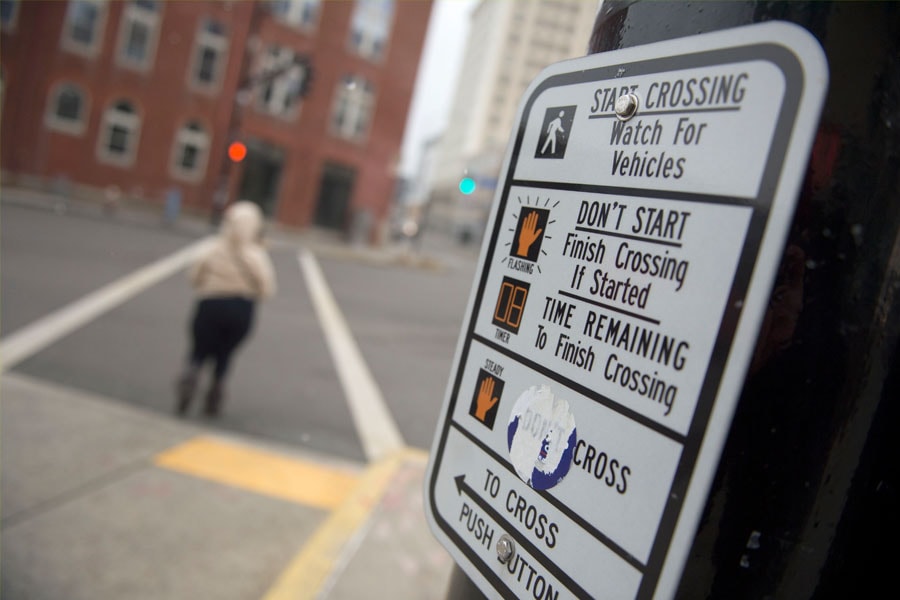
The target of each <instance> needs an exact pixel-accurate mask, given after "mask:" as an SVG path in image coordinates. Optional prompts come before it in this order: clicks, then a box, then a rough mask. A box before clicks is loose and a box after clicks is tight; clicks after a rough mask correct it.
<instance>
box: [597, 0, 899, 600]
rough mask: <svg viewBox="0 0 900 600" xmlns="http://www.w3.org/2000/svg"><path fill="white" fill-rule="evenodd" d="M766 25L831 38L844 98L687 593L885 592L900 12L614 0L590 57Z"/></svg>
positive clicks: (894, 413)
mask: <svg viewBox="0 0 900 600" xmlns="http://www.w3.org/2000/svg"><path fill="white" fill-rule="evenodd" d="M768 20H784V21H791V22H794V23H796V24H799V25H801V26H803V27H805V28H806V29H807V30H809V31H810V32H811V33H812V34H813V35H814V36H816V37H817V38H818V39H819V41H820V43H821V44H822V47H823V48H824V50H825V53H826V55H827V58H828V63H829V70H830V88H829V93H828V97H827V100H826V105H825V108H824V111H823V114H822V119H821V122H820V125H819V130H818V134H817V138H816V142H815V145H814V148H813V152H812V156H811V159H810V163H809V167H808V171H807V174H806V180H805V183H804V186H803V191H802V195H801V197H800V199H799V202H798V208H797V212H796V214H795V217H794V221H793V224H792V230H791V234H790V237H789V240H788V243H787V245H786V247H785V249H784V253H783V256H782V266H781V272H780V275H779V278H778V281H777V282H776V288H775V290H774V293H773V294H772V296H771V299H770V303H769V311H768V315H767V317H766V320H765V322H764V325H763V328H762V331H761V332H760V336H759V341H758V344H757V348H756V352H755V357H754V360H753V364H752V366H751V370H750V373H749V375H748V377H747V380H746V382H745V384H744V388H743V391H742V395H741V400H740V403H739V405H738V409H737V412H736V414H735V417H734V421H733V423H732V427H731V430H730V433H729V438H728V441H727V444H726V447H725V450H724V453H723V455H722V458H721V461H720V464H719V468H718V471H717V474H716V480H715V483H714V485H713V489H712V491H711V494H710V496H709V498H708V502H707V506H706V509H705V513H704V517H703V520H702V523H701V526H700V529H699V531H698V533H697V535H696V538H695V540H694V544H693V548H692V550H691V552H690V558H689V559H688V563H687V566H686V569H685V572H684V574H683V577H682V580H681V584H680V587H679V589H678V592H677V597H679V598H686V599H687V598H691V599H693V598H727V599H740V598H790V599H794V598H851V597H852V598H870V597H883V596H881V592H875V591H874V590H880V589H895V588H896V585H895V581H894V580H895V574H894V573H893V568H894V559H895V557H896V556H897V550H896V542H895V540H897V539H898V534H900V526H898V524H900V517H898V513H900V492H898V490H900V479H898V465H897V463H898V460H900V414H898V405H900V342H898V340H900V304H898V298H900V5H898V4H897V3H893V2H884V3H881V2H876V3H866V2H833V3H832V2H656V1H650V2H643V1H638V2H635V1H607V2H605V3H604V4H603V5H602V7H601V12H600V14H599V15H598V18H597V21H596V23H595V27H594V32H593V36H592V40H591V52H602V51H606V50H614V49H620V48H626V47H630V46H636V45H640V44H646V43H651V42H657V41H662V40H667V39H672V38H679V37H687V36H691V35H695V34H698V33H703V32H707V31H714V30H719V29H725V28H730V27H736V26H740V25H746V24H750V23H755V22H761V21H768ZM598 594H599V595H601V596H602V593H600V592H599V591H598Z"/></svg>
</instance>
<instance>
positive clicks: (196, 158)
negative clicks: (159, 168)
mask: <svg viewBox="0 0 900 600" xmlns="http://www.w3.org/2000/svg"><path fill="white" fill-rule="evenodd" d="M208 155H209V135H208V134H207V133H206V131H205V130H204V129H203V126H202V125H200V123H198V122H197V121H190V122H189V123H187V124H186V125H185V126H184V127H182V128H181V129H179V130H178V131H177V132H176V133H175V147H174V149H173V152H172V174H173V175H174V176H175V177H178V178H179V179H186V180H188V181H198V180H200V179H203V175H204V174H205V173H206V159H207V156H208Z"/></svg>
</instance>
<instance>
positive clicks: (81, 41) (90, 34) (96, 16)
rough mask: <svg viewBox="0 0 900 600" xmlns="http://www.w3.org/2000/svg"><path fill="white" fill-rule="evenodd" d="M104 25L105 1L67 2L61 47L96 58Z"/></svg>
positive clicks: (77, 0) (80, 0)
mask: <svg viewBox="0 0 900 600" xmlns="http://www.w3.org/2000/svg"><path fill="white" fill-rule="evenodd" d="M105 25H106V0H69V5H68V6H67V8H66V20H65V23H64V24H63V31H62V46H63V48H65V49H66V50H71V51H72V52H77V53H78V54H82V55H84V56H90V57H93V56H97V53H98V52H99V51H100V45H101V44H102V43H103V29H104V26H105Z"/></svg>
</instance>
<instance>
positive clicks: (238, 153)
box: [228, 142, 247, 162]
mask: <svg viewBox="0 0 900 600" xmlns="http://www.w3.org/2000/svg"><path fill="white" fill-rule="evenodd" d="M246 156H247V146H245V145H244V143H243V142H231V145H229V146H228V158H230V159H231V160H232V161H233V162H241V161H242V160H244V157H246Z"/></svg>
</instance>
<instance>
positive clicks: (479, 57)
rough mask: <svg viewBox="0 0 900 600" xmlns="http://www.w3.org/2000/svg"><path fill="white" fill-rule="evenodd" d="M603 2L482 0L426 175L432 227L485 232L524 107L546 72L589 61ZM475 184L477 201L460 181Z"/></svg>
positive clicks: (465, 233)
mask: <svg viewBox="0 0 900 600" xmlns="http://www.w3.org/2000/svg"><path fill="white" fill-rule="evenodd" d="M598 5H599V3H598V2H595V1H591V0H517V1H516V2H495V1H492V0H481V2H479V3H478V5H477V6H476V7H475V9H474V10H473V11H472V16H471V24H470V28H469V37H468V42H467V46H466V50H465V56H464V58H463V64H462V68H461V72H460V77H459V83H458V85H457V90H456V94H455V96H454V100H453V104H452V109H451V112H450V115H449V119H448V125H447V128H446V131H445V132H444V134H443V136H442V137H441V139H440V141H439V142H437V144H436V147H435V148H434V149H433V152H434V154H435V156H434V158H433V159H431V164H430V165H429V169H428V171H427V176H428V178H429V179H428V184H427V187H428V188H429V189H430V196H429V204H430V206H429V207H428V209H427V214H428V225H429V226H431V227H435V228H438V229H444V230H449V231H453V232H454V233H456V234H458V235H460V236H461V238H463V239H471V238H477V237H480V236H481V234H482V233H483V230H484V226H485V222H486V221H487V215H488V212H489V209H490V203H491V200H492V199H493V194H494V189H495V187H496V185H497V177H498V175H499V172H500V167H501V163H502V161H503V155H504V152H505V151H506V144H507V142H508V141H509V138H510V135H511V132H512V129H513V126H514V120H515V116H516V111H517V110H518V105H519V101H520V100H521V99H522V95H523V94H524V92H525V89H526V88H527V87H528V84H529V83H531V81H532V80H533V79H534V78H535V76H537V74H538V73H539V72H540V71H541V70H542V69H543V68H544V67H546V66H548V65H550V64H552V63H554V62H558V61H560V60H564V59H567V58H575V57H579V56H584V55H585V54H586V52H587V47H588V42H589V40H590V35H591V30H592V28H593V23H594V17H595V15H596V12H597V8H598ZM464 177H470V178H471V179H473V180H474V182H475V184H476V185H475V190H474V192H472V193H471V194H463V193H462V192H460V190H459V184H460V181H461V179H462V178H464Z"/></svg>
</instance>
